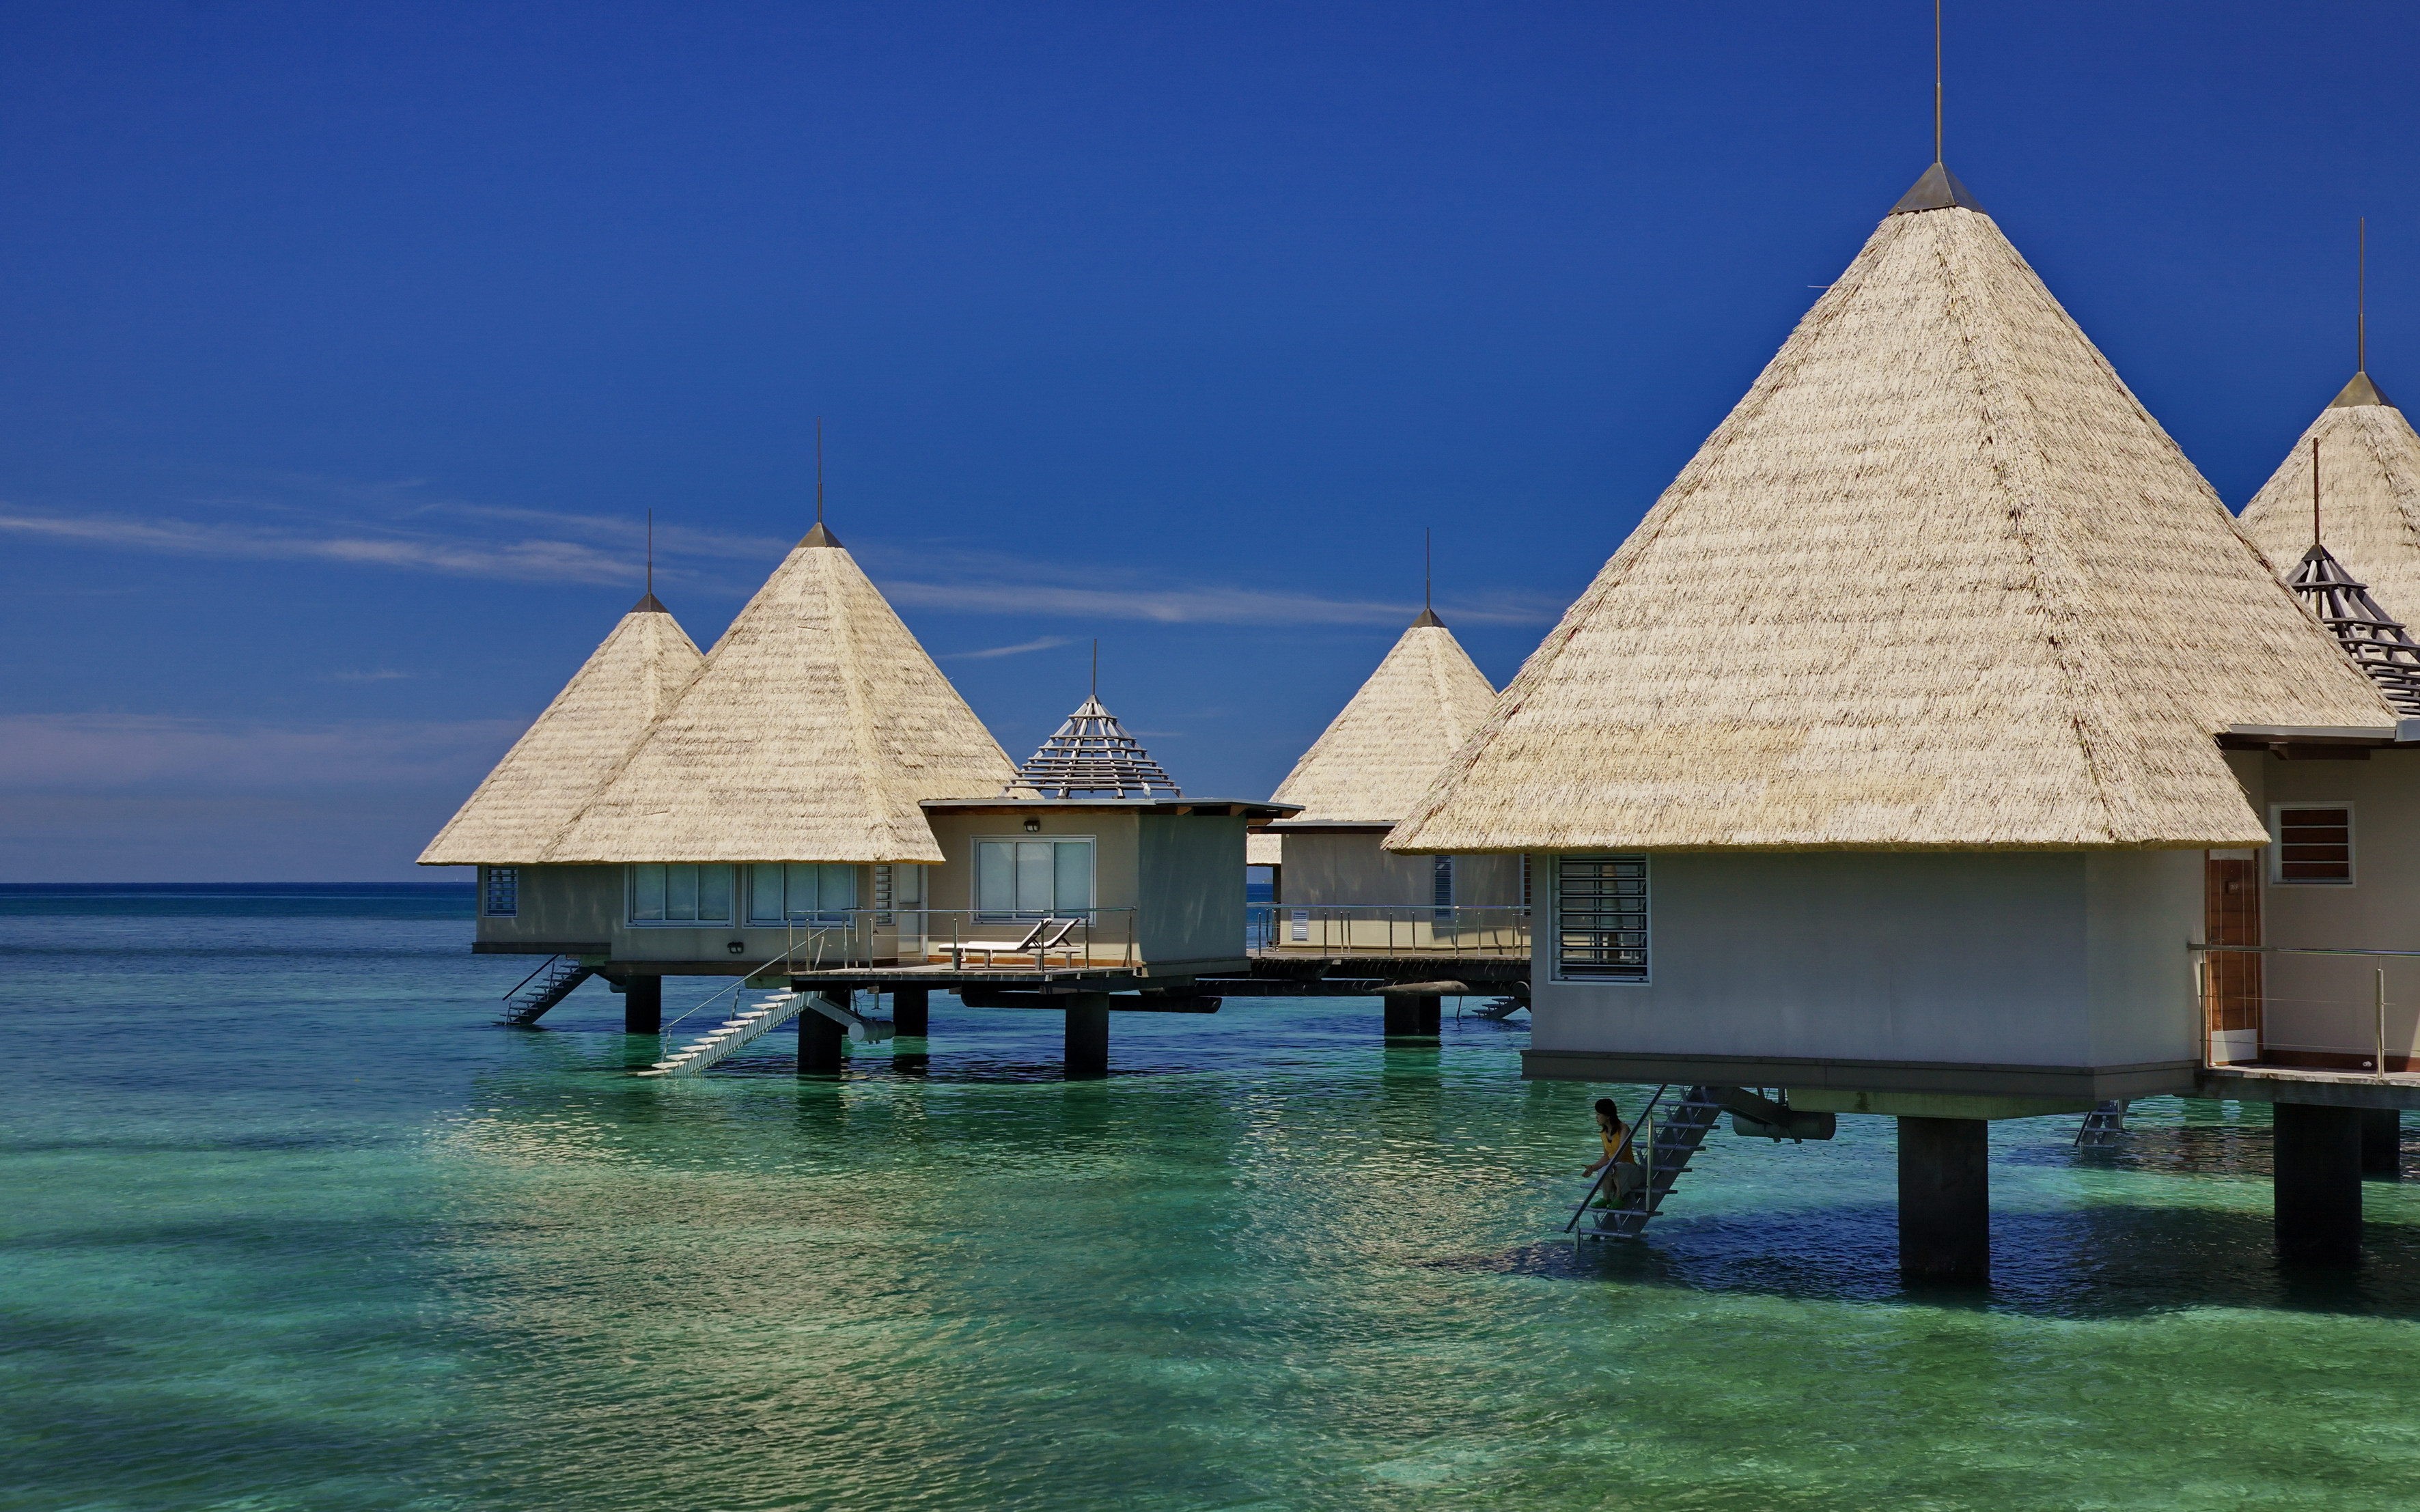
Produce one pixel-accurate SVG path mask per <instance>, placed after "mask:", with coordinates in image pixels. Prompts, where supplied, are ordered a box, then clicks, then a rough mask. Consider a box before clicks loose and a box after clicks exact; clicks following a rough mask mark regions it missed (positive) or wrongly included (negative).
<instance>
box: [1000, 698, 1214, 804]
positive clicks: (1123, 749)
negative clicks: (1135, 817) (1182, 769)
mask: <svg viewBox="0 0 2420 1512" xmlns="http://www.w3.org/2000/svg"><path fill="white" fill-rule="evenodd" d="M1009 786H1010V787H1011V788H1013V789H1015V790H1016V791H1018V792H1032V793H1035V794H1038V795H1041V796H1043V797H1046V798H1076V797H1097V796H1099V795H1103V794H1115V795H1117V796H1119V797H1121V798H1148V797H1151V796H1152V795H1155V794H1157V795H1163V796H1167V797H1171V798H1172V797H1181V796H1183V795H1182V794H1181V793H1180V792H1179V791H1178V789H1177V786H1176V779H1174V778H1172V777H1170V776H1169V775H1168V774H1167V773H1166V772H1164V771H1162V770H1160V765H1159V764H1158V763H1157V762H1156V761H1153V760H1152V759H1151V752H1149V751H1147V750H1145V749H1143V748H1142V742H1140V741H1139V740H1137V739H1135V737H1134V736H1132V735H1130V734H1127V733H1126V731H1125V726H1124V725H1122V724H1120V723H1118V717H1117V716H1116V715H1114V714H1111V713H1110V712H1109V710H1108V709H1106V708H1104V707H1102V705H1101V699H1100V695H1099V694H1097V693H1095V694H1093V695H1091V696H1089V697H1087V698H1086V699H1085V700H1084V702H1082V703H1081V704H1079V705H1078V707H1077V709H1076V712H1075V713H1073V714H1071V715H1069V716H1067V717H1066V720H1065V721H1064V722H1063V723H1062V724H1061V725H1060V726H1059V730H1058V733H1055V734H1053V735H1052V736H1051V737H1050V738H1049V739H1047V740H1046V741H1044V742H1043V743H1042V745H1041V747H1040V748H1038V749H1036V750H1035V751H1034V753H1033V754H1032V755H1031V756H1029V757H1027V758H1026V761H1025V764H1024V765H1022V766H1020V767H1018V768H1017V769H1016V779H1014V780H1013V781H1012V782H1011V783H1010V784H1009Z"/></svg>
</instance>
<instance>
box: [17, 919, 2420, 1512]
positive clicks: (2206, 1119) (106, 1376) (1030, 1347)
mask: <svg viewBox="0 0 2420 1512" xmlns="http://www.w3.org/2000/svg"><path fill="white" fill-rule="evenodd" d="M469 911H470V897H469V893H468V890H467V889H465V888H462V887H447V886H442V885H441V886H437V887H426V886H420V887H409V886H408V887H304V886H299V885H298V886H294V887H259V886H245V887H10V888H7V889H0V984H5V989H6V993H5V997H0V1004H5V1014H0V1026H5V1029H6V1032H7V1034H8V1055H7V1058H6V1065H7V1068H8V1088H7V1091H6V1093H5V1094H0V1109H5V1113H0V1191H5V1192H6V1193H7V1194H8V1202H7V1206H6V1210H5V1212H6V1215H5V1218H0V1508H6V1509H10V1512H15V1509H25V1512H32V1509H37V1508H39V1509H44V1512H138V1509H139V1512H154V1509H156V1512H168V1509H172V1508H173V1509H178V1512H185V1509H218V1512H356V1509H394V1512H455V1509H462V1512H471V1509H478V1512H489V1509H494V1512H659V1509H660V1512H674V1509H679V1512H725V1509H752V1508H801V1509H804V1508H815V1509H822V1508H835V1509H840V1508H845V1509H860V1508H871V1509H891V1508H899V1509H908V1508H915V1509H950V1512H956V1509H965V1512H1020V1509H1053V1512H1056V1509H1068V1512H1099V1509H1105V1508H1118V1509H1125V1508H1142V1509H1153V1512H1158V1509H1169V1512H1178V1509H1182V1512H1210V1509H1213V1508H1233V1509H1243V1508H1252V1509H1267V1512H1280V1509H1283V1512H1295V1509H1328V1508H1335V1509H1354V1512H1361V1509H1370V1512H1377V1509H1388V1512H1393V1509H1406V1508H1408V1509H1422V1512H1425V1509H1447V1508H1452V1509H1497V1508H1501V1509H1521V1512H1534V1509H1539V1508H1549V1507H1640V1508H1688V1509H1692V1512H1702V1509H1716V1508H1720V1509H1732V1508H1736V1509H1740V1512H1840V1509H1843V1508H1857V1509H1869V1508H1889V1509H1906V1512H1916V1509H1926V1512H1968V1509H1971V1512H2031V1509H2041V1512H2049V1509H2053V1508H2059V1509H2071V1508H2080V1507H2108V1508H2126V1509H2141V1508H2195V1509H2197V1512H2205V1509H2208V1508H2211V1507H2226V1508H2230V1509H2232V1508H2272V1507H2276V1508H2284V1507H2293V1508H2298V1509H2308V1508H2320V1509H2342V1512H2376V1509H2379V1508H2383V1507H2394V1506H2408V1505H2412V1504H2420V1427H2415V1425H2420V1181H2415V1182H2414V1183H2412V1185H2411V1186H2404V1185H2399V1184H2397V1183H2393V1182H2372V1183H2370V1184H2369V1186H2368V1199H2369V1212H2370V1217H2371V1219H2372V1223H2371V1226H2370V1228H2369V1230H2368V1241H2369V1253H2368V1260H2367V1264H2366V1268H2365V1269H2364V1271H2363V1272H2362V1273H2360V1274H2359V1275H2358V1276H2355V1277H2351V1278H2346V1279H2336V1280H2304V1279H2297V1278H2292V1277H2288V1276H2282V1275H2280V1274H2279V1273H2278V1272H2277V1271H2276V1270H2275V1268H2274V1267H2273V1265H2272V1263H2271V1261H2270V1257H2269V1233H2268V1187H2267V1161H2268V1130H2267V1127H2266V1124H2265V1122H2264V1120H2263V1118H2262V1116H2261V1113H2260V1110H2258V1109H2257V1108H2246V1107H2233V1106H2226V1105H2222V1104H2216V1103H2180V1102H2176V1101H2172V1100H2171V1101H2159V1102H2153V1103H2142V1104H2137V1107H2136V1109H2135V1113H2134V1116H2133V1132H2131V1133H2130V1134H2127V1135H2126V1137H2125V1140H2124V1143H2123V1145H2122V1146H2121V1148H2119V1149H2116V1150H2113V1151H2107V1152H2101V1151H2093V1152H2079V1151H2077V1150H2075V1149H2073V1148H2072V1146H2071V1139H2072V1135H2073V1133H2074V1120H2073V1119H2033V1120H2024V1121H2018V1122H2009V1123H2003V1124H2000V1125H1997V1126H1995V1127H1994V1129H1993V1157H1994V1167H1993V1180H1994V1183H1995V1191H1994V1204H1995V1221H1994V1243H1995V1245H1996V1247H1997V1253H1998V1279H1997V1282H1996V1284H1995V1286H1994V1288H1993V1290H1992V1291H1991V1292H1990V1293H1989V1294H1988V1295H1985V1296H1961V1295H1938V1294H1923V1293H1918V1294H1911V1293H1909V1292H1907V1291H1905V1290H1904V1289H1903V1288H1901V1287H1900V1284H1899V1282H1898V1280H1897V1278H1896V1275H1895V1273H1894V1269H1893V1257H1894V1249H1893V1206H1892V1203H1893V1193H1894V1176H1893V1171H1894V1166H1893V1163H1892V1157H1891V1149H1892V1146H1891V1142H1890V1138H1889V1133H1890V1131H1889V1129H1888V1127H1887V1126H1886V1125H1885V1124H1883V1123H1882V1122H1881V1121H1880V1120H1860V1119H1848V1120H1844V1122H1845V1123H1847V1124H1848V1125H1849V1127H1848V1128H1847V1129H1846V1130H1845V1131H1844V1133H1843V1134H1842V1137H1841V1138H1839V1139H1838V1140H1837V1141H1834V1142H1831V1143H1828V1144H1822V1143H1817V1144H1807V1145H1795V1146H1793V1145H1782V1146H1779V1147H1775V1146H1771V1145H1767V1144H1764V1143H1761V1142H1759V1141H1753V1140H1746V1139H1740V1138H1734V1137H1731V1136H1730V1135H1729V1134H1718V1135H1716V1136H1715V1137H1714V1140H1713V1141H1712V1142H1711V1143H1710V1144H1709V1146H1708V1148H1707V1149H1706V1152H1705V1153H1704V1155H1703V1156H1701V1157H1700V1159H1699V1163H1698V1165H1696V1166H1695V1167H1694V1168H1693V1170H1692V1171H1691V1173H1690V1175H1689V1177H1688V1179H1687V1180H1685V1181H1684V1182H1683V1185H1682V1187H1681V1190H1680V1193H1679V1195H1678V1196H1677V1197H1676V1198H1675V1200H1674V1201H1673V1204H1672V1206H1671V1208H1670V1209H1669V1210H1668V1215H1667V1216H1666V1217H1664V1218H1662V1219H1660V1220H1658V1222H1657V1224H1656V1226H1655V1227H1654V1228H1653V1229H1652V1231H1651V1236H1650V1238H1649V1239H1648V1240H1647V1241H1646V1242H1643V1243H1638V1244H1632V1245H1626V1246H1621V1247H1607V1248H1602V1249H1592V1250H1590V1251H1589V1252H1586V1253H1575V1251H1574V1249H1573V1246H1572V1244H1571V1242H1570V1241H1569V1240H1568V1239H1567V1238H1564V1237H1562V1236H1561V1235H1560V1234H1559V1232H1558V1230H1559V1227H1560V1226H1561V1224H1562V1223H1563V1221H1564V1219H1565V1217H1566V1216H1567V1214H1568V1212H1569V1211H1570V1204H1571V1203H1572V1202H1573V1201H1574V1200H1575V1198H1576V1197H1577V1196H1578V1189H1579V1187H1580V1185H1581V1183H1580V1181H1579V1180H1578V1178H1577V1172H1578V1169H1579V1166H1580V1165H1581V1164H1582V1163H1583V1162H1584V1161H1586V1160H1588V1159H1590V1157H1591V1155H1592V1153H1593V1149H1594V1141H1593V1139H1592V1137H1591V1134H1590V1127H1589V1119H1588V1103H1589V1100H1590V1098H1592V1097H1595V1096H1598V1095H1601V1094H1605V1093H1608V1092H1609V1093H1611V1094H1612V1095H1615V1096H1618V1097H1620V1098H1621V1100H1622V1102H1623V1103H1624V1105H1625V1106H1626V1107H1629V1108H1634V1109H1635V1108H1636V1107H1637V1104H1638V1103H1640V1102H1641V1101H1642V1100H1643V1099H1644V1098H1645V1097H1646V1095H1647V1094H1648V1093H1649V1092H1651V1091H1652V1088H1596V1087H1579V1086H1567V1085H1558V1084H1545V1083H1524V1082H1522V1081H1521V1080H1520V1079H1519V1074H1518V1052H1519V1050H1520V1049H1521V1047H1522V1046H1523V1045H1524V1044H1525V1043H1526V1042H1527V1041H1528V1034H1527V1032H1526V1030H1525V1029H1524V1028H1523V1027H1522V1026H1521V1025H1520V1023H1519V1022H1518V1020H1517V1019H1516V1021H1515V1022H1514V1023H1512V1024H1511V1025H1504V1024H1497V1023H1493V1022H1488V1021H1483V1020H1480V1019H1477V1018H1466V1019H1460V1020H1457V1019H1455V1018H1453V1017H1452V1016H1451V1015H1450V1013H1449V1016H1448V1018H1447V1020H1446V1024H1445V1032H1444V1036H1443V1039H1442V1041H1441V1042H1440V1043H1439V1044H1438V1045H1437V1046H1435V1048H1410V1047H1392V1048H1390V1047H1387V1046H1385V1045H1383V1044H1382V1043H1381V1041H1380V1039H1379V1035H1378V1005H1377V1004H1376V1003H1374V1002H1373V1001H1369V1000H1362V999H1341V1000H1292V1001H1289V1000H1273V999H1237V1000H1231V1001H1230V1002H1229V1003H1228V1004H1227V1006H1226V1008H1225V1009H1224V1010H1223V1011H1220V1012H1218V1013H1217V1014H1215V1015H1187V1014H1141V1013H1121V1014H1118V1015H1116V1016H1115V1017H1114V1020H1113V1026H1112V1046H1111V1059H1112V1068H1113V1074H1112V1076H1111V1077H1110V1078H1109V1080H1107V1081H1102V1082H1077V1083H1069V1082H1066V1081H1064V1080H1063V1079H1062V1077H1061V1075H1060V1072H1059V1045H1058V1034H1059V1027H1060V1021H1059V1019H1058V1018H1057V1017H1056V1016H1055V1015H1051V1014H1046V1013H1040V1012H1032V1011H1018V1010H997V1011H983V1010H973V1011H970V1010H966V1009H962V1008H960V1007H959V1006H958V1005H957V1004H956V1002H955V1000H954V999H950V998H942V999H939V1000H938V1001H937V1002H936V1003H935V1005H934V1011H933V1031H934V1032H933V1036H932V1038H931V1040H930V1041H892V1042H890V1043H888V1044H884V1045H879V1046H871V1047H867V1046H859V1047H853V1049H852V1053H851V1059H850V1064H849V1067H848V1070H847V1072H846V1073H845V1075H842V1076H839V1077H826V1078H814V1079H808V1080H803V1081H802V1080H800V1079H799V1077H798V1076H797V1075H796V1074H795V1070H794V1059H793V1057H794V1046H795V1042H796V1041H795V1040H794V1039H793V1038H791V1037H789V1036H787V1035H775V1036H771V1037H768V1039H766V1040H764V1041H759V1042H758V1043H757V1044H756V1045H754V1046H752V1047H751V1049H750V1050H749V1051H748V1052H746V1053H744V1054H743V1055H742V1056H740V1057H737V1058H736V1059H735V1060H733V1061H732V1062H728V1063H726V1067H725V1069H723V1070H721V1071H720V1072H717V1073H715V1074H713V1075H711V1076H708V1077H705V1078H702V1079H698V1080H694V1081H684V1082H676V1083H663V1082H647V1081H639V1080H634V1079H633V1078H631V1077H630V1076H629V1075H628V1072H629V1071H630V1070H631V1069H632V1068H634V1067H637V1066H641V1065H644V1063H646V1062H647V1061H648V1060H650V1059H651V1058H653V1057H654V1056H655V1054H656V1051H657V1045H656V1042H655V1041H653V1040H651V1039H647V1040H634V1039H630V1038H627V1037H625V1036H624V1035H622V1034H621V1033H620V1028H619V1026H620V1011H619V1010H620V1000H619V999H618V998H616V997H614V996H613V995H612V994H611V993H610V992H608V991H607V990H606V988H605V987H604V985H603V984H602V983H597V982H591V983H590V984H589V985H587V986H585V987H582V989H581V990H580V991H579V992H577V993H576V994H574V995H572V997H571V998H570V999H569V1000H568V1001H566V1003H565V1004H564V1005H563V1006H562V1007H561V1008H559V1009H557V1010H556V1011H554V1012H553V1013H552V1014H551V1015H550V1016H549V1017H548V1019H547V1020H546V1021H545V1024H544V1026H543V1027H542V1028H541V1029H539V1030H536V1031H513V1030H506V1029H502V1028H497V1027H495V1026H493V1022H492V1021H493V1019H494V1017H495V1013H496V1009H497V998H498V995H500V994H501V993H503V992H504V990H505V989H506V988H508V987H510V986H511V985H512V983H513V982H514V981H515V980H518V979H519V978H520V976H521V975H522V974H523V973H524V972H526V971H527V970H528V968H529V966H530V965H531V964H534V963H531V962H527V961H523V960H518V959H514V958H495V957H473V956H472V955H470V954H469V953H468V950H467V947H468V944H469V940H470V933H471V926H470V922H469ZM720 987H721V984H719V983H706V982H676V983H675V988H674V990H673V991H671V992H669V993H668V994H667V998H668V1003H667V1007H668V1009H669V1011H671V1012H672V1013H675V1014H677V1013H680V1012H682V1011H687V1010H690V1009H692V1008H698V1009H699V1010H700V1011H699V1016H697V1017H694V1018H692V1019H691V1020H690V1023H689V1025H687V1026H684V1032H685V1031H686V1029H688V1028H693V1027H696V1026H700V1025H703V1024H706V1023H710V1022H712V1019H713V1017H714V1016H717V1014H718V1012H719V1007H718V1004H719V1002H721V1001H727V999H720V1000H717V1003H707V1004H706V1005H705V1006H703V1007H702V1008H700V1004H701V1000H702V999H705V998H706V997H707V996H708V995H709V994H711V993H713V992H716V991H718V990H720ZM2407 1158H2415V1159H2420V1151H2413V1152H2412V1155H2411V1156H2409V1157H2407Z"/></svg>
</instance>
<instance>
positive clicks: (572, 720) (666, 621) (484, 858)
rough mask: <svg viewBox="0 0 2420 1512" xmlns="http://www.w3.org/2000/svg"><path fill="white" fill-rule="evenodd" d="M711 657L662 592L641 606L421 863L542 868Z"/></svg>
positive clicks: (523, 737)
mask: <svg viewBox="0 0 2420 1512" xmlns="http://www.w3.org/2000/svg"><path fill="white" fill-rule="evenodd" d="M703 659H704V658H702V657H701V656H699V655H698V651H697V646H696V645H695V643H694V642H692V641H691V640H690V638H689V636H688V634H687V632H685V631H683V630H682V629H681V627H680V625H679V624H678V623H677V622H676V621H675V620H674V619H673V617H672V615H671V614H670V613H669V612H667V611H666V610H665V609H664V607H663V605H662V604H660V603H659V602H657V600H656V595H655V594H652V593H651V594H648V595H647V596H646V597H644V598H643V599H641V600H639V602H638V604H637V605H636V606H635V607H633V608H632V609H631V610H630V612H629V613H628V614H625V615H623V616H622V619H621V623H620V624H618V625H614V626H613V634H611V635H609V636H607V637H606V638H605V640H604V643H603V644H601V645H599V646H598V647H597V649H596V650H595V651H594V652H592V653H590V654H589V657H588V659H587V660H586V661H585V662H583V663H582V664H581V668H580V671H577V672H574V673H573V674H572V677H571V681H570V682H568V683H566V684H565V685H564V686H563V691H562V692H560V693H557V694H556V695H555V696H554V702H551V703H550V704H548V705H547V706H546V712H544V713H543V714H540V715H539V716H538V717H537V718H536V720H535V722H534V723H532V724H531V725H530V727H529V729H528V730H526V731H524V732H523V733H522V734H521V737H520V739H519V740H517V741H515V742H513V748H512V749H510V750H508V751H506V752H504V760H502V761H500V762H498V763H497V764H496V765H495V769H494V770H493V771H491V772H489V774H488V778H487V780H486V781H484V782H481V783H480V784H479V786H478V789H477V791H475V792H473V794H472V795H471V796H470V798H469V799H468V800H467V801H465V802H464V803H463V805H462V807H461V808H460V809H459V810H457V811H456V812H455V815H454V817H453V818H452V819H451V820H450V821H448V822H447V824H446V825H445V827H444V828H443V829H441V830H439V831H438V832H437V838H436V839H435V840H432V841H429V842H428V848H427V850H425V851H423V852H421V853H420V862H421V864H422V865H423V866H461V865H466V864H469V863H473V862H484V863H486V864H488V865H490V866H511V865H516V864H522V863H527V862H532V861H535V860H537V859H538V858H539V857H540V856H542V855H543V854H544V852H545V850H546V847H547V845H548V844H549V843H551V841H553V840H554V838H555V836H556V835H557V834H558V833H560V832H561V830H562V828H563V826H564V825H566V823H568V822H569V821H570V819H571V817H572V815H574V814H576V813H578V812H579V811H580V807H581V805H582V803H584V802H586V801H587V800H588V798H589V797H590V796H591V795H594V794H595V793H596V791H597V788H598V787H599V786H600V785H601V784H602V783H603V782H604V781H605V779H607V778H608V777H610V776H611V775H612V774H613V769H614V767H615V766H617V765H618V764H620V763H621V760H622V758H623V757H624V756H626V755H628V753H629V750H630V748H632V747H633V746H636V745H637V744H638V743H639V740H640V737H641V736H643V735H644V734H645V733H646V732H647V727H648V726H649V725H651V724H653V723H654V722H655V720H656V717H657V716H658V715H659V714H661V713H662V712H663V711H664V710H665V709H666V708H668V707H670V706H671V704H672V702H673V699H674V698H675V696H676V695H677V694H678V693H679V692H680V690H681V688H682V687H685V686H687V684H688V683H689V680H690V678H691V677H693V676H695V675H696V674H697V669H698V665H699V663H700V662H701V661H702V660H703Z"/></svg>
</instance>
